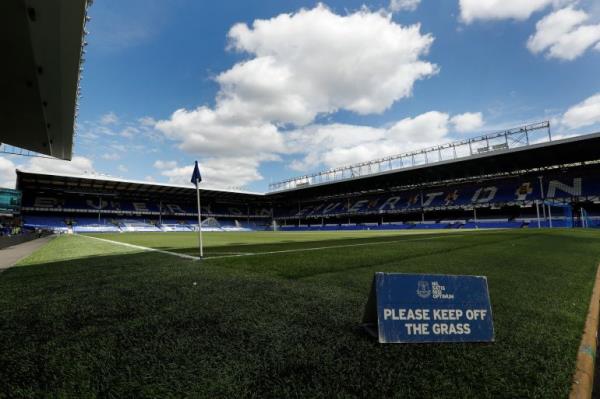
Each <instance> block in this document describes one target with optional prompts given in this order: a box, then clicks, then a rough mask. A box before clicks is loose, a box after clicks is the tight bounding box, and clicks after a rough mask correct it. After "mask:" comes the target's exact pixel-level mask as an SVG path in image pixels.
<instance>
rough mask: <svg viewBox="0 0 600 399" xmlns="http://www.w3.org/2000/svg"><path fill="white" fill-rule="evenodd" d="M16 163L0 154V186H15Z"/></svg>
mask: <svg viewBox="0 0 600 399" xmlns="http://www.w3.org/2000/svg"><path fill="white" fill-rule="evenodd" d="M15 169H16V165H15V164H14V163H13V161H11V160H10V159H8V158H5V157H1V156H0V187H4V188H15V183H16V179H17V174H16V173H15Z"/></svg>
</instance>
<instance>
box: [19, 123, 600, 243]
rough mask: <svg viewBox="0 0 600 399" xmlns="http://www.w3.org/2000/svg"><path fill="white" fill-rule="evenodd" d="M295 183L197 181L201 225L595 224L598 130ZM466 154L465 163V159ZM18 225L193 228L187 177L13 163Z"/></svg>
mask: <svg viewBox="0 0 600 399" xmlns="http://www.w3.org/2000/svg"><path fill="white" fill-rule="evenodd" d="M474 157H476V158H477V159H476V160H474V159H472V158H471V157H467V158H465V159H460V160H454V161H452V162H449V163H446V164H444V165H437V164H433V165H420V166H418V167H413V168H409V169H407V170H397V171H388V172H385V173H379V174H373V175H369V176H361V177H359V178H348V179H345V180H341V181H334V182H327V183H324V184H312V185H311V184H305V185H302V186H300V187H293V188H291V189H286V190H279V191H274V192H269V193H267V194H261V193H252V192H246V191H238V190H213V189H208V188H202V189H201V192H202V216H203V222H202V229H203V230H208V231H231V230H235V231H248V230H267V229H273V228H276V229H279V230H283V231H290V230H309V231H316V230H366V229H370V230H374V229H381V230H391V229H464V228H469V229H472V228H535V227H538V226H539V227H582V226H585V227H598V226H599V225H600V134H598V133H596V134H589V135H585V136H579V137H573V138H569V139H563V140H556V141H552V142H549V143H544V144H538V145H531V146H529V147H527V148H518V149H511V150H504V151H501V152H500V153H492V152H486V153H484V154H479V153H478V154H476V155H474ZM474 162H475V163H474ZM17 188H18V189H19V190H21V191H22V194H23V195H22V208H21V212H22V217H23V221H24V225H25V226H27V227H31V228H36V227H40V228H46V229H52V230H54V231H68V232H91V231H93V232H99V231H106V232H114V231H145V232H154V231H156V232H158V231H173V232H175V231H193V230H197V229H198V224H197V223H198V222H197V214H196V209H195V203H196V198H195V195H196V192H195V189H194V188H193V186H191V185H190V186H177V185H167V184H156V183H148V182H139V181H130V180H122V179H115V178H111V177H106V176H95V175H86V176H75V175H53V174H44V173H31V172H26V171H20V170H18V171H17Z"/></svg>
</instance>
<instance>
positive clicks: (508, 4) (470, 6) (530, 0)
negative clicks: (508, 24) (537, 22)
mask: <svg viewBox="0 0 600 399" xmlns="http://www.w3.org/2000/svg"><path fill="white" fill-rule="evenodd" d="M554 2H555V0H460V1H459V6H460V18H461V20H462V21H463V22H465V23H467V24H469V23H471V22H473V21H476V20H498V19H515V20H525V19H527V18H529V17H530V16H531V14H533V13H534V12H536V11H540V10H543V9H544V8H546V7H547V6H549V5H550V4H553V3H554Z"/></svg>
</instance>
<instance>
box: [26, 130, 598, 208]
mask: <svg viewBox="0 0 600 399" xmlns="http://www.w3.org/2000/svg"><path fill="white" fill-rule="evenodd" d="M598 160H600V132H599V133H593V134H587V135H583V136H577V137H571V138H567V139H562V140H556V141H552V142H547V143H540V144H533V145H530V146H528V147H519V148H512V149H506V150H499V151H494V152H489V153H482V154H477V155H473V156H471V157H468V158H460V159H455V160H452V161H441V162H437V163H434V164H425V165H418V166H414V167H411V168H405V169H400V170H390V171H385V172H381V173H376V174H370V175H365V176H361V177H356V178H354V179H348V180H339V181H335V182H326V183H320V184H312V185H309V186H302V187H297V188H293V189H290V190H285V191H279V192H274V193H267V194H263V193H256V192H250V191H241V190H227V189H218V188H210V187H206V186H204V187H203V186H201V192H202V196H203V197H204V198H217V197H218V198H219V199H222V200H231V201H240V202H243V201H261V200H262V201H272V200H284V199H288V198H294V199H298V200H302V199H304V198H314V197H319V196H333V195H341V194H350V193H364V192H372V191H381V190H391V189H393V188H396V187H404V186H412V185H423V184H427V183H435V182H439V181H446V180H459V179H468V178H475V177H478V176H489V175H498V174H506V173H515V172H526V171H531V170H537V169H546V168H551V167H557V166H563V165H572V164H579V163H584V162H589V161H598ZM17 189H19V190H36V191H45V190H47V191H57V192H72V193H76V194H99V195H117V194H120V195H124V194H126V195H129V196H132V197H139V198H149V197H153V198H164V199H167V198H173V197H177V198H181V197H182V196H183V197H188V199H189V200H194V199H195V195H196V194H195V188H194V186H193V185H192V184H191V183H190V184H189V185H176V184H165V183H152V182H144V181H136V180H126V179H121V178H117V177H111V176H103V175H93V174H90V175H70V174H53V173H41V172H28V171H22V170H17Z"/></svg>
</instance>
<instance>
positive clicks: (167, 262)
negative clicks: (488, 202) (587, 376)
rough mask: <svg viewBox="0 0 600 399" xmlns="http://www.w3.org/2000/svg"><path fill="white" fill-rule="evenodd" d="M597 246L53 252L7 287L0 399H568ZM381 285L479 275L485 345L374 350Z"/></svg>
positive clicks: (545, 234) (547, 236)
mask: <svg viewBox="0 0 600 399" xmlns="http://www.w3.org/2000/svg"><path fill="white" fill-rule="evenodd" d="M599 233H600V232H593V231H569V230H553V231H548V230H542V231H536V230H531V231H527V230H523V231H521V230H519V231H512V230H511V231H486V232H469V231H458V232H455V233H452V234H440V233H438V232H426V233H425V234H420V235H412V234H400V233H397V232H388V233H381V232H379V233H377V232H347V233H266V232H265V233H213V234H205V240H206V241H205V242H206V254H207V256H208V257H211V256H212V257H213V258H209V259H207V260H205V261H203V262H197V261H190V260H186V259H182V258H178V257H175V256H171V255H168V254H161V253H156V252H144V251H139V250H135V249H132V248H128V247H123V246H119V245H116V244H111V243H106V242H103V241H98V240H93V239H91V238H88V237H79V236H62V237H59V238H57V239H55V240H53V241H52V242H51V243H50V244H49V245H47V246H46V247H44V248H42V249H41V250H39V251H38V252H36V253H35V254H33V255H32V256H30V257H29V258H27V259H26V260H24V261H23V262H21V264H20V265H19V267H14V268H11V269H9V270H7V271H6V272H4V273H2V274H0V396H6V397H39V396H51V397H132V396H136V397H139V396H145V397H182V396H192V397H207V398H216V397H261V398H262V397H278V398H281V397H324V398H325V397H326V398H329V397H399V398H402V397H411V398H412V397H424V398H428V397H452V398H463V397H465V398H466V397H473V398H482V397H506V398H515V397H547V398H559V397H566V396H567V394H568V391H569V387H570V383H571V377H572V374H573V371H574V363H575V358H576V354H577V348H578V345H579V340H580V338H581V332H582V329H583V324H584V320H585V315H586V312H587V306H588V303H589V297H590V294H591V290H592V284H593V277H594V274H595V270H596V266H597V265H598V263H599V261H600V245H599V244H600V234H599ZM98 236H99V237H101V238H107V239H111V240H119V241H123V242H129V243H132V244H136V245H141V246H148V247H154V248H160V249H164V250H169V251H175V252H181V253H189V254H192V255H195V254H196V251H197V248H196V239H197V238H196V236H195V235H194V234H186V233H166V234H162V233H152V234H137V233H127V234H119V235H98ZM356 244H360V245H356ZM315 247H318V248H322V249H319V250H315V251H312V250H310V251H308V250H306V249H309V248H315ZM325 247H329V248H325ZM281 250H284V251H288V252H283V253H281V252H280V253H267V252H272V251H281ZM229 253H245V254H246V253H252V254H255V255H253V256H241V257H230V258H220V257H219V256H223V255H224V254H229ZM261 253H262V254H261ZM376 271H387V272H427V273H448V274H477V275H486V276H488V283H489V288H490V296H491V301H492V310H493V314H494V324H495V331H496V342H495V343H493V344H435V345H380V344H378V343H377V342H376V341H374V340H373V339H372V338H371V337H370V336H368V335H366V334H365V333H364V332H363V331H362V330H361V329H360V328H359V327H358V325H359V323H360V320H361V317H362V313H363V310H364V305H365V302H366V299H367V294H368V291H369V289H370V283H371V279H372V277H373V273H374V272H376Z"/></svg>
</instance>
